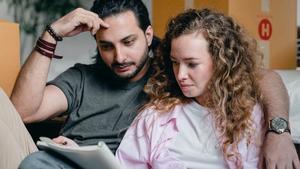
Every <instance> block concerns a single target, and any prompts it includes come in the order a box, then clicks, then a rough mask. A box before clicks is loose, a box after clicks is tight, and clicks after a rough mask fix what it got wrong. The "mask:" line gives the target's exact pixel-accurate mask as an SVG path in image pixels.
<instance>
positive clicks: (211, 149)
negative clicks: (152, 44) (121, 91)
mask: <svg viewBox="0 0 300 169" xmlns="http://www.w3.org/2000/svg"><path fill="white" fill-rule="evenodd" d="M161 54H162V56H163V59H164V63H165V67H164V68H165V69H164V70H162V71H160V72H158V73H157V74H156V75H155V76H154V77H152V78H151V79H150V80H149V81H148V84H147V85H146V88H145V91H146V93H147V94H149V95H150V102H149V103H148V104H146V105H145V106H143V109H142V112H141V113H140V114H139V115H138V116H137V118H136V119H135V121H134V123H133V124H132V125H131V127H130V128H129V129H128V131H127V133H126V134H125V136H124V139H123V140H122V143H121V144H120V147H119V149H118V150H117V153H116V156H117V158H118V159H119V160H120V162H121V165H122V166H124V168H135V169H136V168H138V169H143V168H145V169H146V168H155V169H156V168H157V169H162V168H170V169H171V168H172V169H173V168H178V169H186V168H205V169H209V168H257V165H258V155H259V152H260V147H261V144H262V140H263V134H262V133H264V130H265V129H264V127H263V126H262V125H263V121H262V119H263V117H262V116H263V114H262V111H261V108H260V105H258V103H259V102H260V100H261V94H260V91H259V89H258V84H257V83H258V82H257V78H258V76H257V73H256V71H257V65H256V62H255V59H256V57H257V56H259V53H258V51H257V48H256V44H255V41H254V40H252V39H250V38H249V37H248V36H246V34H245V33H244V31H243V30H242V29H241V27H240V26H239V25H237V24H236V23H235V22H234V21H233V20H232V18H230V17H228V16H224V15H223V14H220V13H216V12H213V11H210V10H208V9H204V10H196V9H191V10H188V11H186V12H184V13H181V14H179V15H178V16H176V17H175V18H173V19H171V21H170V22H169V24H168V28H167V32H166V35H165V37H164V40H163V42H162V47H161Z"/></svg>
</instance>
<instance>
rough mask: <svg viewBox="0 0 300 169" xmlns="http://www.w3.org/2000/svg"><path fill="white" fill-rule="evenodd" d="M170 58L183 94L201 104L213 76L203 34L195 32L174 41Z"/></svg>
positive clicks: (211, 63) (206, 43)
mask: <svg viewBox="0 0 300 169" xmlns="http://www.w3.org/2000/svg"><path fill="white" fill-rule="evenodd" d="M170 56H171V61H172V65H173V72H174V74H175V77H176V80H177V83H178V85H179V86H180V89H181V91H182V93H183V94H184V95H185V96H186V97H189V98H195V99H196V101H198V102H199V103H200V104H201V103H202V101H203V100H205V98H206V96H207V94H208V93H207V85H208V83H209V81H210V79H211V77H212V74H213V62H212V59H211V55H210V53H209V52H208V42H207V41H206V39H205V38H204V36H203V34H202V33H196V32H195V33H191V34H185V35H181V36H179V37H178V38H175V39H173V40H172V42H171V55H170Z"/></svg>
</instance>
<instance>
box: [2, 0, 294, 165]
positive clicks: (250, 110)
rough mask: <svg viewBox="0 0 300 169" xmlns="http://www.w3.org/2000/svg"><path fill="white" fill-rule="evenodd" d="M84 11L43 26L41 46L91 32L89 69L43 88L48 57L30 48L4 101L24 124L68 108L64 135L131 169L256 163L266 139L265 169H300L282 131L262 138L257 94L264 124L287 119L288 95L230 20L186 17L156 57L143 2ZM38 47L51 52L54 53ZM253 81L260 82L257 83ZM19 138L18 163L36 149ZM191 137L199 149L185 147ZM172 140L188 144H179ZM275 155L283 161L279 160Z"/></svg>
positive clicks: (52, 160) (125, 0) (44, 159)
mask: <svg viewBox="0 0 300 169" xmlns="http://www.w3.org/2000/svg"><path fill="white" fill-rule="evenodd" d="M91 10H92V11H93V12H94V13H93V12H90V11H86V10H83V9H77V10H74V11H72V12H71V13H69V14H67V15H66V16H64V17H62V18H60V19H59V20H57V21H56V22H54V23H53V24H51V26H50V27H47V30H46V31H45V33H44V34H43V35H42V36H41V38H40V40H39V41H41V42H44V41H46V42H47V43H48V44H51V46H54V48H55V45H56V43H57V41H59V40H61V37H67V36H74V35H76V34H78V33H80V32H82V31H91V32H92V33H93V34H95V38H96V41H97V46H98V51H99V56H98V57H97V61H96V63H95V64H93V65H82V64H78V65H75V66H74V67H72V68H70V69H69V70H67V71H66V72H64V73H63V74H61V75H60V76H58V77H57V78H56V79H55V80H54V81H51V82H49V83H47V85H46V79H47V73H48V69H49V66H50V63H51V60H52V58H51V57H49V56H51V55H48V54H45V52H41V51H40V50H39V49H37V48H38V47H40V48H43V46H42V45H39V46H38V44H37V46H38V47H37V48H35V50H33V52H32V53H31V55H30V56H29V58H28V60H27V61H26V63H25V64H24V66H23V68H22V70H21V72H20V75H19V77H18V79H17V82H16V85H15V88H14V91H13V94H12V96H11V100H12V102H13V104H14V106H15V107H16V109H17V111H18V112H19V114H20V116H21V118H22V120H23V121H24V122H27V123H29V122H34V121H41V120H44V119H47V118H49V117H53V116H57V115H59V114H62V113H64V112H66V113H68V114H69V116H68V119H67V121H66V123H65V125H64V127H63V129H62V130H61V134H62V135H63V136H66V137H68V138H70V139H72V140H74V141H75V142H76V144H79V145H89V144H96V143H97V142H98V141H99V140H102V141H105V142H106V143H107V144H108V146H109V147H110V148H111V150H112V151H113V152H114V151H116V149H117V148H118V147H119V149H118V150H117V152H116V156H117V157H118V158H119V159H120V162H121V163H122V164H123V165H124V167H128V168H134V167H139V165H141V166H142V167H143V166H146V167H149V166H151V167H152V168H158V167H160V168H164V167H166V165H169V167H172V168H174V167H175V166H178V168H184V167H187V168H190V166H191V167H193V165H195V164H196V168H206V167H205V165H209V164H213V165H215V166H212V167H213V168H215V167H218V166H223V168H224V167H225V168H226V167H232V168H234V167H236V168H240V167H241V166H243V167H244V168H246V167H248V166H252V165H254V166H256V165H257V163H258V152H260V149H261V148H260V145H261V144H262V143H261V141H263V139H264V142H265V144H264V146H263V147H264V149H265V150H264V151H263V152H264V157H265V159H266V164H267V165H268V167H269V168H275V167H277V168H278V167H282V166H283V167H282V168H284V167H286V168H291V166H292V165H295V168H299V161H298V159H297V155H296V153H295V149H294V148H293V144H292V142H291V138H290V137H291V136H290V135H289V133H287V132H285V133H283V134H280V135H279V134H276V133H268V134H267V135H266V137H265V138H264V137H262V136H264V135H265V132H264V130H263V126H264V123H262V122H263V121H261V120H262V119H261V118H262V114H261V110H260V105H259V103H261V102H262V100H261V93H262V95H263V96H264V97H263V101H264V103H265V105H264V106H266V107H267V110H268V112H267V115H266V117H265V121H266V124H267V123H268V121H269V119H273V118H275V117H286V116H287V115H286V114H284V112H287V109H286V107H288V105H285V104H284V103H282V100H284V98H285V93H284V92H285V91H284V89H282V88H279V89H276V88H275V89H274V87H276V86H270V84H268V81H272V82H273V83H276V84H277V83H279V84H281V83H282V82H281V81H280V80H279V82H278V79H277V78H278V77H277V76H276V75H274V73H272V72H267V71H259V72H257V71H258V70H257V69H256V65H255V61H254V58H253V57H255V56H256V55H257V52H256V48H255V46H252V45H253V44H252V42H251V40H248V39H247V37H246V36H245V35H244V34H243V31H242V30H241V29H240V28H239V26H238V25H236V24H235V23H234V22H233V21H231V19H230V18H228V17H224V16H223V15H220V14H216V13H213V12H211V11H209V10H202V11H197V10H190V11H187V12H186V13H183V14H181V15H179V16H178V17H176V18H175V19H173V20H172V21H171V22H170V24H169V27H168V32H167V34H166V36H165V38H164V40H163V42H162V45H161V48H162V50H161V51H163V53H160V52H158V54H157V53H156V51H155V48H156V46H157V44H155V43H154V42H155V41H154V40H152V38H153V30H152V27H151V25H150V21H149V16H148V13H147V10H146V8H145V6H144V4H143V3H142V2H141V1H139V0H111V1H104V0H96V1H95V3H94V5H93V7H92V9H91ZM95 13H96V14H95ZM99 16H100V18H101V19H100V18H99ZM46 42H44V43H46ZM43 50H46V51H47V53H50V54H51V52H52V55H53V52H54V50H52V49H50V50H48V49H45V48H43ZM151 53H154V54H153V55H152V54H151ZM45 55H48V57H45ZM160 56H163V58H160ZM160 59H163V60H160ZM256 74H259V76H261V77H262V79H258V77H259V76H258V75H257V76H256ZM149 77H151V78H149ZM266 79H267V80H266ZM258 80H260V81H259V82H261V81H263V82H261V83H259V84H258ZM145 85H146V86H145ZM258 85H259V89H260V90H261V93H260V91H259V89H258ZM271 85H272V83H271ZM32 86H35V88H32ZM144 86H145V92H143V88H144ZM271 87H273V88H272V91H270V90H269V88H271ZM278 90H279V91H283V94H281V93H280V94H279V96H280V97H282V100H279V101H278V100H277V98H276V99H275V98H274V97H278V96H277V94H278V92H279V91H278ZM275 93H277V94H276V95H275V96H274V95H273V94H275ZM146 102H148V103H147V104H145V105H144V106H143V107H142V110H143V112H142V113H140V114H139V115H138V116H137V117H136V120H134V121H133V119H134V118H135V115H136V112H138V109H139V108H140V106H141V105H143V104H144V103H146ZM269 102H274V105H270V104H268V103H269ZM278 112H280V113H281V114H280V113H278ZM177 117H178V118H177ZM1 119H2V118H1ZM16 121H17V120H16ZM132 121H133V123H132V124H131V122H132ZM130 124H131V127H130V129H129V130H128V132H127V133H126V134H125V136H124V140H123V142H122V143H121V144H120V146H119V143H120V141H121V139H122V135H123V134H124V133H125V132H126V129H127V128H128V126H129V125H130ZM21 127H22V126H21ZM257 127H261V128H262V129H259V128H257ZM22 131H23V129H19V132H22ZM1 132H2V131H1ZM22 133H24V132H22ZM25 135H26V133H25ZM27 135H28V134H27ZM260 135H262V136H260ZM16 137H17V136H16ZM22 138H23V141H22V143H20V149H21V150H22V152H23V154H24V155H23V156H21V157H20V160H22V158H24V156H26V155H27V154H30V153H32V152H34V151H35V150H36V147H35V146H34V144H33V143H32V140H31V139H30V138H29V137H28V136H27V137H25V136H24V137H22ZM191 139H192V140H193V141H194V140H195V142H196V144H195V143H194V142H192V143H190V142H189V140H191ZM66 140H67V141H68V143H70V142H71V141H70V140H68V139H67V138H65V137H59V138H57V139H55V141H56V142H58V143H62V142H65V141H66ZM281 141H285V143H284V145H283V143H281ZM14 142H16V141H15V140H14V141H10V143H14ZM23 143H24V144H23ZM132 143H134V144H132ZM181 143H183V144H181ZM279 143H281V144H279ZM16 144H18V143H16ZM179 144H180V145H185V146H186V147H176V145H179ZM278 144H279V145H278ZM1 146H3V145H1ZM276 146H279V148H278V147H276ZM283 146H285V147H283ZM275 147H276V148H278V149H275ZM1 148H2V147H1ZM283 149H284V150H288V151H287V152H286V154H281V152H277V151H276V150H278V151H280V150H283ZM195 150H199V151H195ZM9 153H11V154H13V152H9ZM193 153H194V154H193ZM203 153H206V154H207V153H208V154H209V155H208V156H205V161H201V158H202V159H204V157H203ZM181 154H182V155H181ZM199 154H200V155H199ZM137 155H138V156H137ZM187 155H189V156H187ZM201 155H202V156H201ZM12 156H13V155H12ZM281 158H284V161H280V162H279V161H277V159H281ZM20 160H19V161H20ZM195 162H196V163H195ZM76 167H77V166H75V165H74V164H72V163H71V162H68V161H65V160H63V159H61V158H59V157H57V156H55V155H52V154H49V153H46V152H43V151H38V152H36V153H33V154H31V155H29V156H27V158H26V159H25V160H24V161H23V162H22V163H21V165H20V168H76Z"/></svg>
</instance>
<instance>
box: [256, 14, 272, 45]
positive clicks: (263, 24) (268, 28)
mask: <svg viewBox="0 0 300 169" xmlns="http://www.w3.org/2000/svg"><path fill="white" fill-rule="evenodd" d="M258 34H259V37H260V38H261V39H262V40H269V39H270V38H271V35H272V24H271V22H270V21H269V20H268V19H266V18H265V19H263V20H261V21H260V22H259V24H258Z"/></svg>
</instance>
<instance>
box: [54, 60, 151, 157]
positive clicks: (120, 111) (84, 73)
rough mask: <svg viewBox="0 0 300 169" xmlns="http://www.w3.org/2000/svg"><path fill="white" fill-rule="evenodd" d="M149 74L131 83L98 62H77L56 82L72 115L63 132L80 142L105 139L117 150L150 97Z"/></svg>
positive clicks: (92, 142) (85, 143) (92, 143)
mask: <svg viewBox="0 0 300 169" xmlns="http://www.w3.org/2000/svg"><path fill="white" fill-rule="evenodd" d="M148 77H149V76H148V75H146V76H145V77H144V78H142V79H141V80H139V81H137V82H133V83H128V82H126V81H122V80H120V79H118V78H116V77H113V76H112V72H110V71H108V70H107V69H102V68H99V66H98V65H96V64H93V65H83V64H76V65H75V66H74V67H72V68H70V69H68V70H67V71H65V72H64V73H62V74H61V75H60V76H58V77H57V78H56V79H54V80H53V81H51V82H49V83H48V85H49V84H51V85H55V86H57V87H58V88H60V89H61V90H62V91H63V92H64V94H65V95H66V97H67V100H68V110H67V112H66V113H67V114H68V115H69V116H68V118H67V120H66V122H65V125H64V126H63V128H62V129H61V132H60V134H62V135H64V136H66V137H68V138H71V139H73V140H74V141H75V142H77V143H78V144H79V145H94V144H97V143H98V141H100V140H101V141H104V142H105V143H106V144H107V145H108V147H109V148H110V149H111V150H112V151H113V152H115V151H116V149H117V148H118V146H119V144H120V142H121V139H122V137H123V135H124V133H125V132H126V130H127V128H128V126H129V125H130V124H131V122H132V120H133V119H134V118H135V116H136V114H137V110H138V108H139V107H140V106H141V105H142V104H143V103H144V102H145V101H146V100H147V97H146V94H145V93H144V92H143V87H144V85H145V84H146V82H147V79H148Z"/></svg>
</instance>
